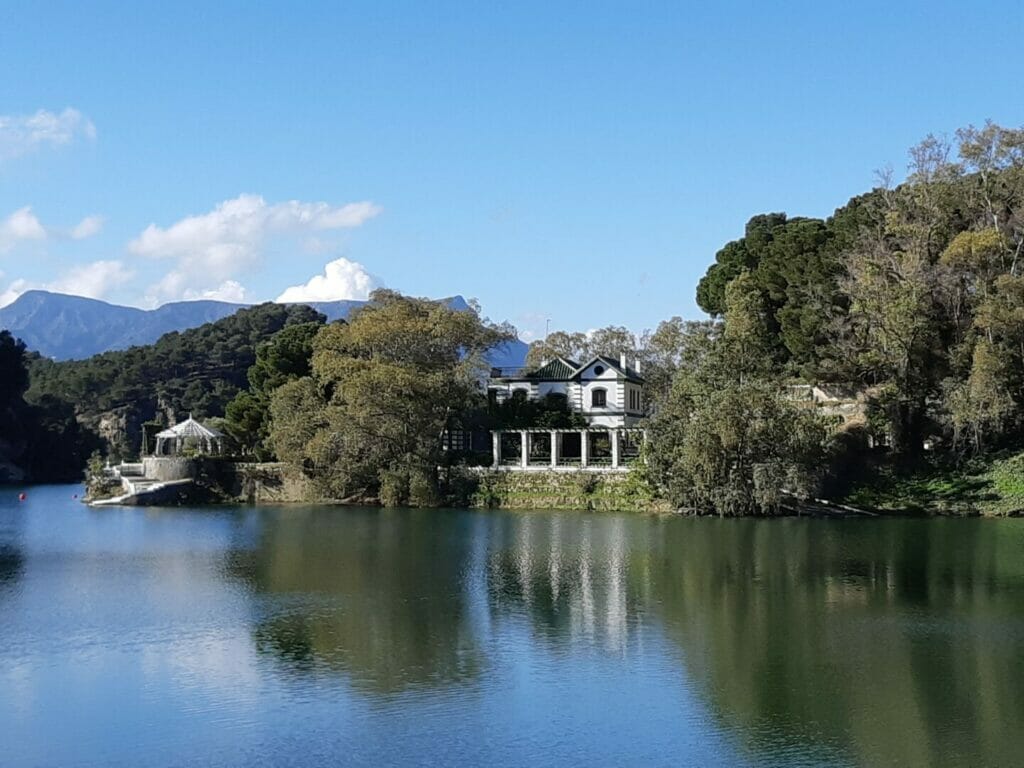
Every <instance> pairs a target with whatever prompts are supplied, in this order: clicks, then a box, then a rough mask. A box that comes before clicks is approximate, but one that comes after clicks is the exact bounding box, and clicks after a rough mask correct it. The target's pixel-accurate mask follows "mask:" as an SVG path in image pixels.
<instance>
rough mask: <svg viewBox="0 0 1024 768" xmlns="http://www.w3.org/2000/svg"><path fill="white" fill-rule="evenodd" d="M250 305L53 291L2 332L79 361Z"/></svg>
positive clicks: (494, 360)
mask: <svg viewBox="0 0 1024 768" xmlns="http://www.w3.org/2000/svg"><path fill="white" fill-rule="evenodd" d="M444 301H445V302H446V303H447V304H448V306H450V307H451V308H452V309H458V310H464V309H468V308H469V305H468V304H467V303H466V300H465V299H464V298H462V297H461V296H453V297H451V298H449V299H445V300H444ZM365 304H366V302H365V301H317V302H309V306H311V307H313V309H315V310H317V311H318V312H322V313H323V314H324V315H326V316H327V320H328V322H330V321H333V320H339V319H342V320H343V319H347V318H348V316H349V315H350V314H351V313H352V311H353V310H355V309H357V308H359V307H361V306H363V305H365ZM245 306H247V305H245V304H229V303H227V302H224V301H179V302H175V303H173V304H164V305H163V306H161V307H157V308H156V309H148V310H147V309H136V308H135V307H122V306H118V305H116V304H108V303H107V302H105V301H99V300H97V299H87V298H83V297H82V296H69V295H67V294H63V293H50V292H49V291H27V292H25V293H23V294H22V295H21V296H19V297H18V299H17V300H16V301H15V302H14V303H12V304H9V305H7V306H6V307H3V308H0V329H6V330H8V331H10V332H11V333H12V334H14V335H15V336H17V337H18V338H20V339H21V340H22V341H24V342H25V344H26V345H27V346H28V348H29V349H31V350H33V351H35V352H38V353H39V354H41V355H44V356H45V357H49V358H52V359H54V360H79V359H84V358H87V357H92V356H93V355H97V354H99V353H101V352H109V351H111V350H115V349H127V348H128V347H132V346H136V345H141V344H152V343H153V342H155V341H156V340H157V339H159V338H160V337H161V336H163V335H164V334H165V333H170V332H171V331H184V330H187V329H189V328H196V327H198V326H200V325H204V324H205V323H212V322H214V321H216V320H220V319H221V318H224V317H227V316H228V315H233V314H234V313H235V312H237V311H238V310H240V309H242V308H243V307H245ZM526 350H527V345H526V344H525V343H524V342H522V341H519V340H518V339H516V340H515V341H513V342H511V343H509V344H504V345H502V346H501V347H499V348H496V349H495V350H493V351H492V352H491V354H490V355H489V358H490V363H491V365H494V366H500V367H515V366H521V365H523V364H524V362H525V360H526Z"/></svg>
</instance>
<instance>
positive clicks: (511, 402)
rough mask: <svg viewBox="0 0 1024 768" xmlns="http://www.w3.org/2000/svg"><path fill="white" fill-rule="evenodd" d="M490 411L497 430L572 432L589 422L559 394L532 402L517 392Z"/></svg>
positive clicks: (493, 406)
mask: <svg viewBox="0 0 1024 768" xmlns="http://www.w3.org/2000/svg"><path fill="white" fill-rule="evenodd" d="M490 410H491V414H490V415H491V420H492V422H493V425H494V427H495V428H497V429H521V428H525V427H550V428H551V429H571V428H574V427H585V426H586V425H587V420H586V419H584V418H583V417H582V416H581V415H580V414H578V413H576V412H575V411H573V410H571V409H570V408H569V402H568V400H567V399H566V397H565V395H561V394H557V393H551V394H548V395H546V396H544V397H542V398H540V399H539V400H531V399H530V398H528V397H527V396H526V393H525V392H522V391H516V392H514V393H513V394H512V397H509V398H507V399H506V400H505V401H504V402H502V403H499V404H495V405H492V406H491V409H490Z"/></svg>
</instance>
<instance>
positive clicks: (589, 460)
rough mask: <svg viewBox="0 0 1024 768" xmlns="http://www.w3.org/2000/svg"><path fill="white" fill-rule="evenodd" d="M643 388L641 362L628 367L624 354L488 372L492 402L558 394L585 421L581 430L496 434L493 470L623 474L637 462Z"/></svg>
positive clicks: (535, 429) (493, 440) (493, 435)
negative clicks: (532, 367) (579, 471)
mask: <svg viewBox="0 0 1024 768" xmlns="http://www.w3.org/2000/svg"><path fill="white" fill-rule="evenodd" d="M643 390H644V379H643V377H642V376H641V375H640V361H639V360H638V361H635V362H634V364H633V366H632V367H631V366H630V365H629V364H628V361H627V360H626V356H625V355H621V356H620V357H619V359H618V360H615V359H614V358H611V357H606V356H604V355H598V356H596V357H594V358H591V359H590V360H588V361H587V362H585V363H583V364H580V363H577V362H576V361H574V360H569V359H568V358H564V357H556V358H554V359H553V360H548V361H546V362H545V363H544V364H543V365H541V366H540V367H539V368H534V369H529V368H525V369H524V368H519V369H497V368H496V369H494V370H492V371H491V379H490V382H489V384H488V394H489V396H490V397H492V398H493V399H494V400H495V401H496V402H498V403H501V402H504V401H506V400H508V399H510V398H514V397H522V398H525V399H528V400H540V399H541V398H544V397H547V396H549V395H559V396H562V397H564V398H565V399H566V403H567V405H568V407H569V409H570V410H571V411H573V412H575V413H578V414H579V415H581V416H582V417H583V418H584V419H585V420H586V422H587V426H586V427H585V428H582V429H546V428H540V427H538V428H534V429H511V430H495V431H494V432H492V453H493V462H492V468H494V469H511V470H531V469H534V470H548V471H550V470H554V471H558V470H590V471H601V472H609V471H611V472H616V471H623V470H625V469H626V468H627V466H628V464H629V463H630V462H632V461H635V460H637V459H638V458H639V456H640V447H641V445H642V444H643V441H644V439H645V434H644V430H643V429H640V428H638V426H637V425H638V424H639V422H640V420H641V419H642V418H643V415H644V410H643V409H644V400H643V397H644V395H643Z"/></svg>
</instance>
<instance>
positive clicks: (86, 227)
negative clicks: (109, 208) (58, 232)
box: [69, 216, 103, 240]
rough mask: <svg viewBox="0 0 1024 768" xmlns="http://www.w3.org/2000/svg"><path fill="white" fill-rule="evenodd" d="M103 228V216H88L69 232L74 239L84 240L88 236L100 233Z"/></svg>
mask: <svg viewBox="0 0 1024 768" xmlns="http://www.w3.org/2000/svg"><path fill="white" fill-rule="evenodd" d="M101 229H103V217H102V216H86V217H85V218H84V219H82V220H81V221H80V222H78V224H76V225H75V226H74V227H72V228H71V232H70V233H69V234H70V235H71V239H72V240H84V239H85V238H87V237H92V236H93V235H98V234H99V233H100V230H101Z"/></svg>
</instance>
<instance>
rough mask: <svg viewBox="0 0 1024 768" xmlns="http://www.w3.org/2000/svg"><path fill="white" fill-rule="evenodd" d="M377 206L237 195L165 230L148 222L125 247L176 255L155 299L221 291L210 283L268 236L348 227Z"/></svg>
mask: <svg viewBox="0 0 1024 768" xmlns="http://www.w3.org/2000/svg"><path fill="white" fill-rule="evenodd" d="M380 210H381V209H380V207H379V206H377V205H375V204H374V203H371V202H359V203H349V204H347V205H342V206H331V205H329V204H327V203H322V202H321V203H303V202H300V201H298V200H290V201H288V202H284V203H275V204H273V205H269V204H268V203H267V202H266V201H265V200H264V199H263V198H262V197H260V196H258V195H239V196H238V197H236V198H235V199H233V200H225V201H224V202H222V203H220V204H218V205H217V206H216V207H215V208H214V209H213V210H212V211H210V212H208V213H204V214H199V215H196V216H188V217H186V218H184V219H182V220H181V221H178V222H176V223H174V224H172V225H171V226H169V227H167V228H166V229H165V228H162V227H158V226H157V225H155V224H150V225H149V226H148V227H146V229H145V230H144V231H143V232H142V233H141V234H140V235H139V236H138V237H137V238H135V239H134V240H132V241H131V242H130V243H129V244H128V248H129V250H130V251H131V252H132V253H134V254H136V255H139V256H147V257H151V258H163V259H174V260H175V261H176V262H177V263H176V264H175V266H174V268H173V269H172V270H171V272H169V273H168V274H167V275H166V276H165V277H164V278H163V279H162V280H161V281H160V282H158V283H157V284H156V285H154V286H152V287H151V289H150V293H151V294H152V296H151V298H152V299H154V300H160V299H168V298H178V297H181V296H184V295H186V293H187V292H190V291H191V292H192V293H196V292H199V293H201V292H203V291H208V290H214V291H217V290H220V289H219V288H216V289H211V288H210V286H211V285H217V286H223V284H224V283H225V282H226V281H233V280H234V279H235V278H236V277H237V276H238V275H239V274H240V273H242V272H244V271H246V270H248V269H251V268H252V267H253V266H254V265H255V264H256V263H257V262H258V261H259V259H260V256H261V254H262V250H263V247H264V245H265V244H266V242H267V240H268V239H269V238H271V237H274V236H279V235H301V234H308V233H311V232H316V231H325V230H338V229H350V228H353V227H358V226H360V225H361V224H363V223H364V222H366V221H368V220H369V219H371V218H373V217H374V216H376V215H377V214H379V213H380Z"/></svg>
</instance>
